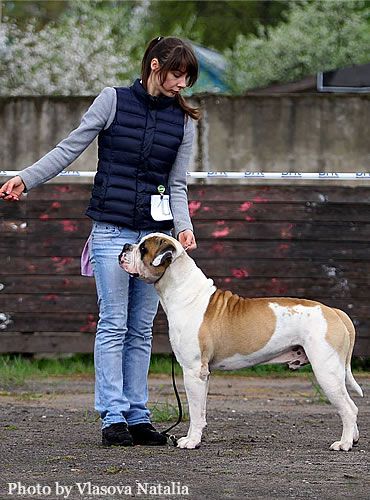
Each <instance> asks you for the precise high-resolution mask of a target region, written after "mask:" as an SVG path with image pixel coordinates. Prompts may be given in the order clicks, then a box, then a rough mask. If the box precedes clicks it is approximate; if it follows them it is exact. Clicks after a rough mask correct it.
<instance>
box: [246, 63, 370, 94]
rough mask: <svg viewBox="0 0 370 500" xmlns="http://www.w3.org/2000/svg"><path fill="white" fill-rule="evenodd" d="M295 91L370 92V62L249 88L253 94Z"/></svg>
mask: <svg viewBox="0 0 370 500" xmlns="http://www.w3.org/2000/svg"><path fill="white" fill-rule="evenodd" d="M294 92H342V93H345V92H347V93H353V92H362V93H363V92H370V63H368V64H358V65H354V66H348V67H346V68H339V69H336V70H333V71H323V72H321V73H317V74H316V75H311V76H307V77H306V78H303V79H302V80H298V81H295V82H287V83H277V84H274V85H269V86H268V87H263V88H257V89H253V90H249V91H248V92H247V93H252V94H275V93H276V94H279V93H294Z"/></svg>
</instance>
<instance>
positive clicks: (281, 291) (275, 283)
mask: <svg viewBox="0 0 370 500" xmlns="http://www.w3.org/2000/svg"><path fill="white" fill-rule="evenodd" d="M269 291H270V292H271V293H273V294H276V295H286V293H287V291H288V288H287V286H285V285H282V284H281V283H280V281H279V280H278V279H277V278H272V279H271V285H270V286H269Z"/></svg>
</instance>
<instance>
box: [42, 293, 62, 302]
mask: <svg viewBox="0 0 370 500" xmlns="http://www.w3.org/2000/svg"><path fill="white" fill-rule="evenodd" d="M42 300H45V301H46V302H56V301H57V300H58V295H56V294H54V293H49V294H48V295H44V296H43V297H42Z"/></svg>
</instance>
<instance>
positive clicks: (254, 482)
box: [0, 375, 370, 500]
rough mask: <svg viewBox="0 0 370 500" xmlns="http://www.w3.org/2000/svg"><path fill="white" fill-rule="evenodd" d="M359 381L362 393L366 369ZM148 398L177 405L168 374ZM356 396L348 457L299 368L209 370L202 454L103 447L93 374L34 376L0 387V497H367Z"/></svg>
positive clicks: (364, 411) (367, 383) (368, 418)
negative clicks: (237, 372)
mask: <svg viewBox="0 0 370 500" xmlns="http://www.w3.org/2000/svg"><path fill="white" fill-rule="evenodd" d="M356 378H357V380H358V381H359V383H360V385H361V386H362V387H363V389H364V391H365V394H366V393H367V392H368V390H369V388H370V376H357V377H356ZM178 385H179V386H180V387H179V388H180V389H181V393H182V400H183V401H185V396H184V392H183V387H182V385H181V382H179V384H178ZM150 399H151V402H152V404H154V403H157V402H159V403H161V402H171V403H173V402H174V398H173V394H172V387H171V381H170V377H169V376H168V377H167V376H155V377H151V378H150ZM354 400H355V401H356V404H357V405H358V406H359V410H360V411H359V428H360V434H361V438H360V442H359V444H358V445H357V446H356V447H355V448H354V449H353V450H352V451H351V452H348V453H345V452H333V451H329V446H330V444H331V443H332V442H333V441H334V440H337V439H338V438H339V437H340V434H341V424H340V421H339V417H338V415H337V414H336V412H335V410H334V408H333V407H331V405H328V404H325V403H324V402H322V401H321V400H320V397H319V395H318V394H317V393H316V391H315V388H314V386H313V384H312V382H311V381H310V379H309V378H307V377H305V376H303V375H302V376H298V377H297V376H294V377H290V378H273V377H271V378H243V377H236V376H222V377H221V376H215V377H213V378H212V379H211V385H210V394H209V398H208V428H207V430H206V432H205V435H204V440H203V443H202V446H201V448H199V449H198V450H180V449H176V448H174V447H172V446H167V447H160V448H150V447H142V446H136V447H133V448H118V447H113V448H104V447H102V446H101V444H100V439H101V437H100V423H99V421H98V420H97V417H96V414H95V413H94V411H93V380H92V379H90V378H73V379H72V378H70V379H66V378H63V379H48V380H34V381H29V382H28V383H27V384H26V385H24V386H22V387H18V388H9V390H7V391H3V392H2V393H0V405H1V406H0V499H1V500H4V499H7V498H36V499H38V500H39V499H44V498H48V499H60V498H69V499H73V500H74V499H79V500H81V499H90V498H91V499H95V500H97V499H116V498H117V499H118V498H130V497H133V496H135V497H138V498H191V499H197V500H198V499H208V498H209V499H229V498H230V499H233V498H235V499H244V498H253V499H259V498H261V499H264V498H282V499H283V498H317V499H320V500H321V499H334V498H335V499H340V498H356V499H365V498H366V499H369V498H370V479H369V423H370V410H369V406H368V403H367V401H366V397H365V398H364V399H361V398H358V397H354ZM166 426H167V424H165V423H161V424H157V428H159V429H163V428H165V427H166ZM186 428H187V422H184V423H182V424H180V426H179V428H178V429H179V430H176V434H177V435H178V436H181V435H184V434H185V433H186ZM10 483H14V484H13V485H10ZM68 491H69V493H68Z"/></svg>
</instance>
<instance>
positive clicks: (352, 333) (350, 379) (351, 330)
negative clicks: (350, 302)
mask: <svg viewBox="0 0 370 500" xmlns="http://www.w3.org/2000/svg"><path fill="white" fill-rule="evenodd" d="M335 312H336V313H337V314H338V316H339V317H340V319H341V320H342V321H343V323H344V325H345V327H346V329H347V331H348V335H349V349H348V352H347V356H346V367H345V368H346V384H347V386H348V387H349V388H350V389H352V390H353V391H355V392H357V394H358V395H359V396H361V397H363V396H364V394H363V392H362V389H361V387H360V386H359V385H358V383H357V382H356V380H355V378H354V376H353V375H352V371H351V358H352V352H353V347H354V345H355V338H356V330H355V327H354V325H353V323H352V320H351V318H350V317H349V316H348V315H347V314H346V313H345V312H344V311H341V310H340V309H335Z"/></svg>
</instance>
